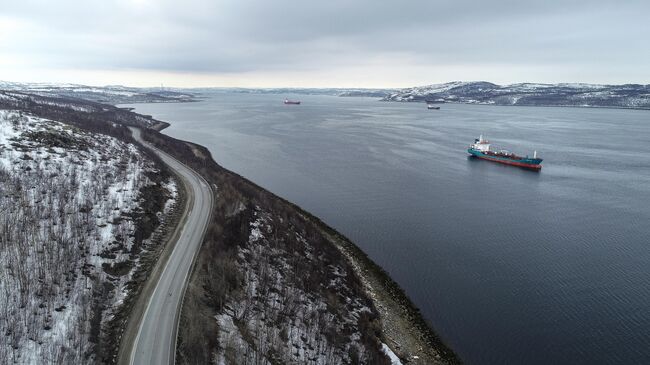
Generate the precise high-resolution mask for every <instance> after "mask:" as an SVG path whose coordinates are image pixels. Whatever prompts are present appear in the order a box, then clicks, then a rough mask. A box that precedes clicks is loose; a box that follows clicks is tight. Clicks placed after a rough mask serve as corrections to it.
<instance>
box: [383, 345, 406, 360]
mask: <svg viewBox="0 0 650 365" xmlns="http://www.w3.org/2000/svg"><path fill="white" fill-rule="evenodd" d="M381 349H382V350H384V353H385V354H386V356H388V358H389V359H390V363H391V364H392V365H402V361H400V359H399V357H397V355H395V353H394V352H393V350H391V349H390V347H388V345H386V344H385V343H382V344H381Z"/></svg>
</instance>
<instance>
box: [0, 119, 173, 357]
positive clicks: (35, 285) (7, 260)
mask: <svg viewBox="0 0 650 365" xmlns="http://www.w3.org/2000/svg"><path fill="white" fill-rule="evenodd" d="M157 172H158V171H157V170H156V168H155V165H154V163H153V162H152V161H150V160H149V159H148V158H147V157H146V156H145V155H143V154H142V153H141V152H140V151H139V150H138V148H137V147H136V146H135V145H133V144H127V143H124V142H121V141H119V140H117V139H116V138H113V137H109V136H106V135H101V134H95V133H89V132H85V131H83V130H80V129H79V128H75V127H72V126H69V125H65V124H63V123H59V122H55V121H51V120H47V119H42V118H38V117H34V116H30V115H28V114H23V113H22V112H18V111H6V110H5V111H2V110H0V181H1V184H0V210H2V212H3V213H2V220H1V221H0V239H1V242H2V244H1V245H0V261H1V262H2V263H3V264H2V266H1V267H0V277H2V281H0V297H1V300H2V302H3V305H2V306H0V311H2V313H1V315H0V331H1V332H2V333H3V334H5V335H6V339H7V342H6V344H7V346H1V347H0V363H12V362H18V363H39V362H48V363H82V362H87V361H90V360H91V359H96V358H97V356H96V350H98V349H97V348H96V346H97V345H98V344H99V343H100V342H101V339H100V337H101V336H103V333H104V329H105V327H106V326H107V322H108V321H109V320H110V319H111V318H112V316H113V314H114V310H115V309H116V308H118V307H119V305H120V304H121V303H122V302H123V301H124V300H125V297H126V296H127V295H128V294H129V290H128V285H129V281H130V280H132V277H133V274H134V272H135V270H136V268H137V266H138V265H139V258H140V253H141V250H142V249H143V248H144V247H146V246H147V245H149V244H150V243H151V241H150V240H149V235H146V234H144V233H146V232H147V231H151V230H152V228H155V227H156V226H158V223H156V222H151V223H149V225H151V226H152V227H149V228H147V227H145V226H144V225H143V219H151V217H150V215H148V214H147V213H145V212H144V211H143V210H144V209H150V208H151V204H149V203H148V202H145V201H144V199H149V198H147V196H148V195H149V194H152V193H153V194H163V196H166V197H167V198H166V200H165V201H163V202H162V203H163V205H162V206H160V207H159V208H158V209H159V212H158V213H157V214H159V216H160V217H161V218H162V217H163V216H164V215H165V214H166V213H169V212H170V210H171V209H172V207H173V205H174V202H175V198H174V197H175V196H176V189H177V188H176V185H175V182H174V181H173V180H169V178H167V180H166V181H162V182H161V184H158V183H157V182H156V181H158V180H159V179H157V178H156V177H155V174H156V173H157ZM154 213H155V212H154Z"/></svg>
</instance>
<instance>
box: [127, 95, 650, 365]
mask: <svg viewBox="0 0 650 365" xmlns="http://www.w3.org/2000/svg"><path fill="white" fill-rule="evenodd" d="M285 97H290V98H295V99H301V100H302V101H303V105H300V106H285V105H283V104H282V100H283V99H284V98H285ZM132 106H133V107H136V110H137V111H138V112H141V113H145V114H152V115H154V116H155V117H156V118H158V119H161V120H165V121H168V122H170V123H172V126H171V127H170V128H168V129H166V130H165V133H168V134H169V135H171V136H174V137H176V138H180V139H185V140H189V141H193V142H196V143H199V144H202V145H204V146H206V147H208V148H209V149H210V151H211V152H212V153H213V156H214V158H215V160H216V161H217V162H219V163H220V164H222V165H223V166H225V167H227V168H229V169H231V170H233V171H236V172H238V173H240V174H242V175H244V176H246V177H248V178H249V179H251V180H253V181H255V182H256V183H259V184H260V185H262V186H264V187H265V188H267V189H269V190H271V191H273V192H275V193H276V194H278V195H280V196H283V197H285V198H287V199H289V200H291V201H293V202H295V203H297V204H299V205H300V206H302V207H303V208H305V209H307V210H309V211H311V212H312V213H314V214H316V215H317V216H319V217H321V218H323V219H324V220H325V221H326V222H327V223H329V224H330V225H332V226H333V227H335V228H336V229H338V230H339V231H341V232H342V233H344V234H345V235H347V236H348V237H349V238H351V239H352V240H353V241H354V242H356V243H357V244H358V245H359V246H360V247H361V248H362V249H363V250H365V251H366V252H367V253H368V254H369V255H370V256H371V257H372V258H373V259H374V260H375V261H376V262H377V263H379V264H380V265H381V266H382V267H384V268H385V269H386V270H387V271H389V272H390V274H391V275H392V277H393V278H394V279H395V280H396V281H397V282H399V283H400V285H402V286H403V287H404V289H405V290H406V292H407V293H408V294H409V296H410V297H411V298H412V299H413V300H414V302H415V303H416V304H417V305H418V306H419V307H420V308H421V310H422V312H423V313H424V315H425V316H426V318H427V319H428V320H429V321H430V322H431V323H432V325H433V327H434V328H435V329H436V331H437V332H438V333H439V334H440V335H441V337H442V338H443V339H444V340H445V341H446V342H447V343H448V344H449V345H450V346H451V347H452V348H453V349H454V350H455V351H456V352H458V354H459V355H460V356H461V358H462V359H463V360H464V361H465V362H466V363H468V364H497V363H508V364H524V363H525V364H553V363H556V364H559V363H562V364H593V363H601V364H605V363H611V364H613V363H619V364H622V363H624V364H632V363H636V364H640V363H650V285H649V284H650V246H649V244H650V169H649V167H650V166H649V165H650V163H649V162H648V161H650V159H649V158H648V156H650V144H649V143H648V138H650V112H647V111H634V110H614V109H577V108H541V107H539V108H533V107H498V106H474V105H447V104H445V105H443V106H442V109H441V110H439V111H429V110H426V108H425V106H424V105H423V104H401V103H382V102H378V101H376V100H374V99H367V98H337V97H329V96H296V95H250V94H225V93H224V94H214V95H211V96H210V97H209V98H208V99H207V100H206V101H203V102H198V103H187V104H139V105H132ZM481 133H483V134H484V135H486V136H487V137H488V138H490V139H491V140H492V142H493V144H494V143H496V144H498V145H501V146H503V147H505V148H508V149H510V150H511V151H514V152H517V153H520V154H526V153H528V154H530V155H532V153H533V151H532V150H533V149H536V150H537V151H538V154H539V155H540V156H541V157H542V158H544V163H543V166H544V167H543V169H542V171H541V173H535V172H530V171H526V170H521V169H518V168H514V167H509V166H504V165H499V164H495V163H491V162H487V161H481V160H473V159H469V158H468V157H467V154H466V152H465V150H466V148H467V145H469V143H470V142H472V141H473V139H474V138H476V137H478V135H479V134H481Z"/></svg>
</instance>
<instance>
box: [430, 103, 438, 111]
mask: <svg viewBox="0 0 650 365" xmlns="http://www.w3.org/2000/svg"><path fill="white" fill-rule="evenodd" d="M427 109H429V110H440V107H439V106H435V105H431V104H427Z"/></svg>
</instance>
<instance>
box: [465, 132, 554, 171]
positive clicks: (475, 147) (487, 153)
mask: <svg viewBox="0 0 650 365" xmlns="http://www.w3.org/2000/svg"><path fill="white" fill-rule="evenodd" d="M467 152H469V154H470V155H472V156H475V157H477V158H482V159H484V160H489V161H494V162H498V163H502V164H506V165H512V166H519V167H523V168H526V169H531V170H536V171H539V170H541V169H542V165H541V163H542V159H541V158H537V151H535V152H534V153H533V158H529V157H528V156H526V157H522V156H517V155H515V154H514V153H512V152H508V151H504V150H502V151H492V150H490V141H488V140H486V139H483V135H481V136H480V137H479V138H477V139H475V140H474V143H473V144H471V145H469V148H468V149H467Z"/></svg>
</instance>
